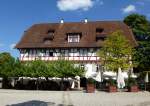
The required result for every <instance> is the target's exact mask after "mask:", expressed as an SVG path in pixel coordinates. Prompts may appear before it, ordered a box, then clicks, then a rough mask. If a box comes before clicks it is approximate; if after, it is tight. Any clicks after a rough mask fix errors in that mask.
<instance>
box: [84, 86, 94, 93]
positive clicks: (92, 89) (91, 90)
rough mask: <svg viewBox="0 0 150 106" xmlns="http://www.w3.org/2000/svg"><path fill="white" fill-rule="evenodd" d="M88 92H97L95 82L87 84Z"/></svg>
mask: <svg viewBox="0 0 150 106" xmlns="http://www.w3.org/2000/svg"><path fill="white" fill-rule="evenodd" d="M86 92H87V93H94V92H95V85H94V84H87V88H86Z"/></svg>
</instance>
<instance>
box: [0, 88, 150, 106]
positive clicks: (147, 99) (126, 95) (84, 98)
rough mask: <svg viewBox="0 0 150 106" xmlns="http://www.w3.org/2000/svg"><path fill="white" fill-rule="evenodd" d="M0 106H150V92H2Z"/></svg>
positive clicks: (0, 91) (0, 92)
mask: <svg viewBox="0 0 150 106" xmlns="http://www.w3.org/2000/svg"><path fill="white" fill-rule="evenodd" d="M0 106H150V92H138V93H130V92H117V93H107V92H100V91H97V92H96V93H84V92H83V91H66V92H64V91H24V90H3V89H1V90H0Z"/></svg>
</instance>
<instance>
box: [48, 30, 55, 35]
mask: <svg viewBox="0 0 150 106" xmlns="http://www.w3.org/2000/svg"><path fill="white" fill-rule="evenodd" d="M54 32H55V31H54V30H48V31H47V34H48V35H52V36H54Z"/></svg>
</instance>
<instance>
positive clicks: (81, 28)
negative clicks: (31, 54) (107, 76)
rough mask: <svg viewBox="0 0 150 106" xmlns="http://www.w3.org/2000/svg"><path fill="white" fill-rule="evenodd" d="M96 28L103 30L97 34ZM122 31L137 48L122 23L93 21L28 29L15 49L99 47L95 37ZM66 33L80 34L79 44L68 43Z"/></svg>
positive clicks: (54, 24)
mask: <svg viewBox="0 0 150 106" xmlns="http://www.w3.org/2000/svg"><path fill="white" fill-rule="evenodd" d="M96 28H100V29H103V30H102V31H103V32H102V33H99V34H98V33H97V32H96ZM117 30H122V31H123V33H124V35H125V36H126V38H127V39H129V41H130V43H131V45H133V46H137V42H136V40H135V38H134V35H133V33H132V31H131V29H130V28H129V27H128V26H127V25H126V24H124V23H123V22H122V21H95V22H88V23H84V22H69V23H63V24H61V23H43V24H35V25H33V26H32V27H30V28H29V29H28V30H27V31H26V32H25V33H24V35H23V37H22V39H21V40H20V42H19V43H18V44H17V45H16V48H18V49H21V48H63V47H64V48H68V47H101V46H102V45H103V41H102V40H99V41H97V40H96V38H97V37H100V36H102V37H104V36H109V35H110V34H111V33H112V32H114V31H117ZM49 31H53V32H54V35H53V37H50V38H51V39H50V42H49V43H45V42H44V39H45V38H48V36H49V35H48V32H49ZM67 33H82V36H81V39H80V42H79V43H68V41H67V39H66V38H67Z"/></svg>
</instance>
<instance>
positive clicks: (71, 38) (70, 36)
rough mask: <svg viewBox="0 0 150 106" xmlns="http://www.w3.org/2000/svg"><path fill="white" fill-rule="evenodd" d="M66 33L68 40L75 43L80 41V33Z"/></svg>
mask: <svg viewBox="0 0 150 106" xmlns="http://www.w3.org/2000/svg"><path fill="white" fill-rule="evenodd" d="M67 35H68V42H72V43H76V42H79V41H80V36H81V33H69V34H67Z"/></svg>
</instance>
